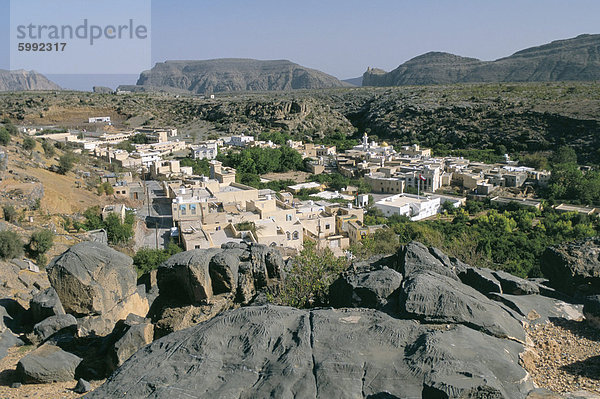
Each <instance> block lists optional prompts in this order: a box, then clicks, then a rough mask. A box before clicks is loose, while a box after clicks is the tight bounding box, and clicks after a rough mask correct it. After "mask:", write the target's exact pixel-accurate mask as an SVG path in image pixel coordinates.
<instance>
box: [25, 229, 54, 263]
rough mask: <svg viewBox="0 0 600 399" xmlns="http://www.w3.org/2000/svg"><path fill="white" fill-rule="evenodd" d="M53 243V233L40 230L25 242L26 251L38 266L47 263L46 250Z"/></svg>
mask: <svg viewBox="0 0 600 399" xmlns="http://www.w3.org/2000/svg"><path fill="white" fill-rule="evenodd" d="M52 245H54V234H52V232H51V231H50V230H40V231H37V232H35V233H33V234H32V235H31V237H30V238H29V243H28V244H27V252H28V253H29V255H30V256H32V257H34V258H35V260H36V263H37V264H38V266H45V265H46V263H47V260H46V252H48V251H49V250H50V248H52Z"/></svg>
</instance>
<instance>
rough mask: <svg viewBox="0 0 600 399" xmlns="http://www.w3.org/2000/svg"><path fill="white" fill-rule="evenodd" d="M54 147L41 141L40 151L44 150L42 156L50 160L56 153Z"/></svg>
mask: <svg viewBox="0 0 600 399" xmlns="http://www.w3.org/2000/svg"><path fill="white" fill-rule="evenodd" d="M54 148H55V147H54V146H53V145H52V144H51V143H50V142H49V141H46V140H44V141H42V149H43V150H44V154H45V155H46V157H48V158H51V157H53V156H54V154H55V153H56V150H55V149H54Z"/></svg>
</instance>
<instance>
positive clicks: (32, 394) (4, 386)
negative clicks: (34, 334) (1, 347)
mask: <svg viewBox="0 0 600 399" xmlns="http://www.w3.org/2000/svg"><path fill="white" fill-rule="evenodd" d="M31 350H33V347H32V346H23V347H20V348H11V349H9V351H8V356H6V357H5V358H4V359H2V360H0V398H2V399H13V398H14V399H17V398H18V399H21V398H32V399H62V398H80V397H82V396H83V395H80V394H77V393H75V392H73V391H72V389H73V388H74V387H75V385H76V384H77V381H75V380H73V381H69V382H57V383H54V384H23V385H21V387H19V388H11V387H10V386H11V384H12V383H13V382H16V381H18V379H17V376H16V367H17V363H18V362H19V360H20V359H21V358H22V357H24V356H25V355H27V353H28V352H29V351H31ZM103 382H104V381H92V382H91V383H92V389H96V388H98V387H99V386H100V385H101V384H102V383H103Z"/></svg>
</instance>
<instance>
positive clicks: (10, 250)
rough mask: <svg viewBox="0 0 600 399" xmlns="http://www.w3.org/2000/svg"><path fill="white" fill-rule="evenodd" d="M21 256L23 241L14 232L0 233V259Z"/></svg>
mask: <svg viewBox="0 0 600 399" xmlns="http://www.w3.org/2000/svg"><path fill="white" fill-rule="evenodd" d="M22 254H23V241H21V238H20V237H19V236H18V235H17V233H15V232H14V231H8V230H5V231H0V258H2V259H12V258H16V257H19V256H21V255H22Z"/></svg>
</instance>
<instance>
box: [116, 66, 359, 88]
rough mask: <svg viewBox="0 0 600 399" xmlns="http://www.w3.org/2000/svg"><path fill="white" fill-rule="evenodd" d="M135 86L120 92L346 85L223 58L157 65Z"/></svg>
mask: <svg viewBox="0 0 600 399" xmlns="http://www.w3.org/2000/svg"><path fill="white" fill-rule="evenodd" d="M136 86H137V87H135V86H134V87H123V89H128V90H134V91H137V90H138V88H141V89H145V90H146V91H147V90H153V89H163V90H164V89H176V90H185V91H190V92H192V93H196V94H205V93H206V94H210V93H218V92H228V91H273V90H278V91H280V90H295V89H323V88H330V87H345V86H350V85H349V84H347V83H343V82H341V81H340V80H338V79H337V78H335V77H333V76H330V75H327V74H325V73H323V72H320V71H317V70H314V69H310V68H306V67H303V66H301V65H298V64H294V63H293V62H290V61H287V60H268V61H261V60H252V59H238V58H225V59H215V60H205V61H166V62H162V63H157V64H156V65H155V66H154V68H152V69H151V70H149V71H144V72H142V74H141V75H140V77H139V79H138V81H137V85H136ZM119 89H121V88H119Z"/></svg>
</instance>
